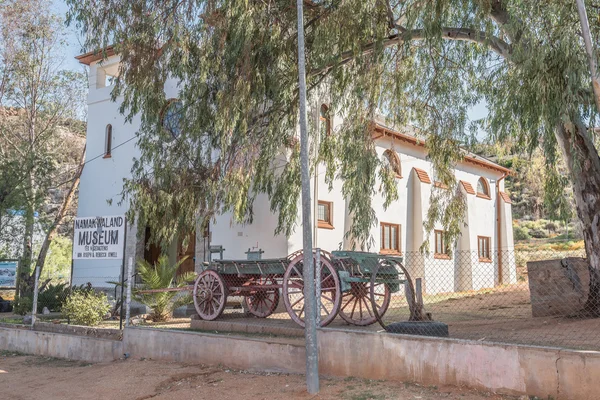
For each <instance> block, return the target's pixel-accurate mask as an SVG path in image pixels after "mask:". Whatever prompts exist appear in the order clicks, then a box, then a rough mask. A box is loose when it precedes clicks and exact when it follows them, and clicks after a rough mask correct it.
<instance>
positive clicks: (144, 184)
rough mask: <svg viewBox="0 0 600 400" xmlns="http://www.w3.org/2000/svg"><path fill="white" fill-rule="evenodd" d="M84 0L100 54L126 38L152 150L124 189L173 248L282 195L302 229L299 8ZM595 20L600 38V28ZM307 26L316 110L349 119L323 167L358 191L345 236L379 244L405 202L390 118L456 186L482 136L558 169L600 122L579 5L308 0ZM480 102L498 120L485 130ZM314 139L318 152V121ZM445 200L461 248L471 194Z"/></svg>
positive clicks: (284, 210)
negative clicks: (376, 202)
mask: <svg viewBox="0 0 600 400" xmlns="http://www.w3.org/2000/svg"><path fill="white" fill-rule="evenodd" d="M67 3H68V4H69V5H70V6H71V11H70V13H69V20H70V21H71V22H75V23H76V24H77V25H78V26H79V27H80V28H81V30H82V32H83V33H84V35H85V37H86V39H87V43H86V46H87V47H88V48H89V49H90V50H92V49H94V50H97V49H102V48H105V47H106V46H108V45H109V44H116V45H115V50H116V51H117V52H118V53H119V54H120V56H121V62H122V66H121V70H120V72H121V74H120V75H119V77H118V78H117V81H116V85H115V87H114V90H113V92H112V96H113V98H114V99H116V98H117V96H123V99H124V101H123V102H122V104H121V111H122V112H123V113H124V114H125V115H126V117H127V118H128V119H129V120H131V119H132V118H133V117H134V115H137V114H138V113H139V114H141V121H142V125H141V129H140V131H139V132H138V133H137V135H138V137H137V138H138V145H139V148H140V151H141V156H140V158H139V159H138V160H136V162H135V163H134V166H133V170H132V174H133V175H132V179H130V180H127V182H126V184H125V190H124V193H123V196H124V197H123V199H125V198H126V199H127V201H128V202H129V201H130V204H131V214H135V217H136V218H138V220H139V221H140V223H139V226H140V227H144V226H146V224H148V225H150V227H151V229H152V232H153V234H154V235H155V236H156V237H155V238H153V239H154V240H155V241H156V242H161V243H163V244H167V243H170V242H171V241H172V239H174V238H175V237H177V235H185V233H187V232H189V231H190V230H192V229H194V227H195V226H196V222H197V220H198V219H200V220H201V221H206V220H208V219H210V218H211V217H212V216H214V215H216V214H217V213H220V212H223V211H231V212H233V214H234V216H235V218H236V219H237V220H238V221H251V220H252V205H253V202H254V199H255V198H256V196H257V194H259V193H266V194H267V195H268V197H269V198H270V201H271V208H272V209H273V210H274V211H276V212H277V213H278V214H279V224H280V226H279V228H278V229H279V230H280V231H283V232H288V231H289V230H291V229H293V228H294V223H295V221H296V220H297V218H296V217H297V199H298V193H299V185H300V180H299V179H298V177H299V174H298V168H297V166H298V151H297V148H296V141H295V138H296V126H297V115H298V91H297V82H298V74H297V68H296V57H297V55H296V54H297V52H296V50H297V48H296V11H295V9H294V7H290V3H289V1H282V0H266V1H260V2H248V1H247V0H218V1H191V0H184V1H180V2H177V3H176V4H173V3H172V2H147V1H144V0H137V1H128V2H122V1H118V0H107V1H105V2H104V3H102V7H103V9H102V10H100V12H98V11H99V10H98V4H97V2H95V1H92V0H83V1H82V0H67ZM588 12H589V13H590V14H591V13H592V12H594V10H593V9H590V10H589V11H588ZM591 23H592V34H593V36H594V37H599V36H600V23H599V21H597V20H596V19H592V20H591ZM305 26H306V60H307V71H309V72H308V76H307V83H308V96H309V104H311V109H310V110H309V115H314V116H316V115H318V111H319V107H320V104H321V103H322V102H326V103H328V105H329V110H330V112H332V113H337V114H338V115H341V114H343V116H344V122H343V125H342V126H341V127H340V128H339V129H336V130H335V131H334V132H333V135H332V136H334V138H333V139H330V140H329V141H326V143H325V145H324V146H321V147H319V149H320V151H319V153H320V154H312V164H313V165H314V163H315V162H316V160H320V161H323V162H324V164H325V165H326V171H325V174H326V177H327V178H328V179H329V180H331V179H333V178H334V177H335V178H339V179H340V180H341V181H342V192H343V194H344V196H345V197H346V199H347V200H348V204H349V208H350V212H351V213H352V215H353V216H354V218H355V221H354V226H353V227H352V231H351V232H346V234H347V235H351V236H353V237H355V238H357V239H358V240H359V241H361V242H363V243H366V242H367V241H368V239H369V238H368V232H369V231H370V228H371V227H372V226H373V224H375V222H376V217H377V216H376V215H375V212H374V211H373V207H372V204H371V200H372V198H373V194H374V193H376V192H378V191H381V192H382V194H383V197H384V199H385V203H386V204H389V201H391V200H390V199H393V198H394V197H395V196H396V188H395V187H394V186H393V185H390V184H389V182H387V181H386V177H385V176H382V177H381V179H382V180H383V183H382V184H381V185H377V184H376V181H377V180H376V176H377V174H378V171H379V169H380V167H381V166H382V162H381V160H379V159H378V158H377V157H376V153H375V152H374V146H373V142H372V140H371V135H370V130H369V126H370V123H371V121H372V120H373V118H374V117H375V114H376V112H381V113H382V114H384V115H385V117H387V118H388V122H389V123H391V124H399V125H406V124H408V123H409V122H410V123H412V124H413V125H414V131H415V133H416V135H417V136H419V137H422V138H426V139H427V140H428V141H427V151H428V153H429V158H430V159H431V161H432V163H433V165H434V170H435V172H436V176H438V177H439V178H440V181H441V182H442V183H444V184H446V185H448V186H449V187H451V188H453V187H455V185H454V186H453V184H454V183H455V182H454V174H453V169H454V167H455V166H456V164H457V163H459V162H460V160H461V159H462V157H463V155H464V151H463V150H462V149H461V148H460V145H468V144H470V143H471V142H473V138H474V135H475V133H476V132H477V131H478V129H484V130H485V131H486V132H487V133H489V134H490V136H491V137H492V139H493V140H494V141H495V142H504V141H510V142H511V143H512V144H513V145H514V146H516V147H518V148H520V149H523V150H524V151H526V152H529V153H530V154H531V153H533V151H534V150H535V149H538V148H539V149H541V151H543V154H544V161H545V162H544V163H543V165H542V168H547V167H551V166H554V165H556V162H557V140H556V137H555V134H556V132H557V131H556V128H557V126H559V127H565V126H571V123H578V122H580V121H582V120H585V121H589V123H590V124H592V126H593V123H594V121H595V120H596V116H597V110H594V106H593V101H592V95H591V91H590V80H589V72H588V69H587V62H586V56H585V52H584V51H583V48H582V45H581V38H580V35H579V23H578V16H577V12H576V10H575V7H574V6H572V5H569V6H565V3H564V1H562V0H549V1H545V2H543V7H541V6H540V2H539V1H511V2H506V1H494V2H490V1H478V0H477V1H475V0H474V1H465V0H436V1H407V2H382V1H378V0H348V1H333V2H309V3H306V11H305ZM90 31H93V32H94V34H92V35H89V34H87V33H89V32H90ZM159 44H160V45H159ZM168 77H173V78H174V79H175V80H177V81H180V82H181V84H180V86H179V87H178V89H179V94H178V97H179V98H180V99H181V101H182V104H183V108H182V111H181V117H182V120H181V128H182V134H181V136H180V137H179V138H177V139H172V140H171V139H169V138H168V136H167V135H166V133H165V132H164V130H163V129H162V128H161V127H160V115H161V111H162V110H163V109H164V107H165V105H166V104H167V99H166V97H165V96H166V95H165V90H164V84H165V82H166V80H167V78H168ZM481 101H485V102H486V103H487V105H488V109H489V112H490V113H489V117H488V118H487V119H486V120H484V121H469V119H468V117H467V111H468V110H469V108H470V107H472V106H473V105H474V104H477V103H479V102H481ZM578 129H579V128H578ZM584 129H585V128H584ZM309 134H310V137H311V140H312V141H313V142H314V141H315V138H317V136H318V134H319V130H318V127H317V119H316V118H315V119H312V118H311V119H310V132H309ZM167 141H169V144H167V143H166V142H167ZM313 153H314V151H313ZM590 154H592V156H593V157H597V152H596V151H595V149H592V151H591V153H590ZM274 160H276V161H274ZM571 164H572V163H571V162H570V163H569V168H571V167H572V166H573V165H571ZM535 172H537V171H535ZM571 178H572V180H573V179H577V175H576V174H573V175H572V176H571ZM555 199H556V198H555ZM431 200H432V201H431V207H430V210H429V212H428V221H427V223H426V224H425V225H426V229H427V230H429V231H430V230H432V229H433V228H434V227H435V226H436V225H444V227H445V230H447V232H448V240H449V241H452V240H453V239H454V238H456V236H458V234H459V232H460V229H459V228H460V223H461V222H460V220H461V219H462V218H463V216H464V210H465V207H464V200H463V199H461V197H460V196H458V195H457V193H456V192H455V191H454V190H447V191H439V190H434V193H433V195H432V198H431ZM554 205H555V204H552V206H554ZM564 210H565V209H564V208H563V211H564ZM560 215H561V216H560V217H559V218H560V219H563V218H566V217H565V215H564V214H563V213H562V212H561V214H560ZM133 216H134V215H131V217H133Z"/></svg>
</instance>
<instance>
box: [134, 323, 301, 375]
mask: <svg viewBox="0 0 600 400" xmlns="http://www.w3.org/2000/svg"><path fill="white" fill-rule="evenodd" d="M123 342H124V343H125V349H126V351H127V352H128V353H129V354H130V355H131V357H134V358H139V357H146V358H152V359H155V360H168V361H177V362H186V363H203V364H212V365H218V364H222V365H226V366H228V367H232V368H240V369H247V370H255V371H274V372H289V373H304V371H305V360H304V357H305V354H306V353H305V350H304V346H295V345H291V344H285V343H277V342H275V341H269V340H268V339H267V340H259V339H248V338H242V337H237V338H235V339H233V340H228V338H227V337H224V336H221V335H211V334H199V333H195V332H177V331H169V330H162V329H148V328H133V327H132V328H127V329H125V332H124V335H123Z"/></svg>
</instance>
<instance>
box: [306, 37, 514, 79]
mask: <svg viewBox="0 0 600 400" xmlns="http://www.w3.org/2000/svg"><path fill="white" fill-rule="evenodd" d="M442 38H443V39H447V40H455V41H463V42H471V43H477V44H481V45H484V46H487V47H488V48H489V49H490V50H491V51H493V52H494V53H496V54H498V55H499V56H501V57H503V58H505V59H508V58H509V56H510V45H509V44H508V43H506V42H505V41H504V40H502V39H500V38H498V37H496V36H490V35H488V34H487V33H486V32H483V31H478V30H475V29H471V28H449V27H445V28H442ZM425 39H427V36H426V35H425V32H424V30H423V29H413V30H410V31H405V32H402V33H397V34H394V35H390V36H388V37H387V39H385V40H384V41H383V43H382V44H381V45H382V46H383V47H384V48H387V47H391V46H394V45H397V44H400V43H404V42H408V41H418V40H425ZM378 45H379V44H378V43H375V42H371V43H369V44H367V45H364V46H363V48H362V50H361V52H360V54H356V53H355V52H354V51H352V50H350V51H346V52H344V53H342V54H341V55H340V58H341V59H340V61H339V62H338V63H336V64H332V65H328V66H326V67H324V68H321V69H316V70H312V71H310V75H311V76H312V75H317V74H321V73H323V72H327V71H329V70H331V69H332V68H334V67H337V66H341V65H344V64H347V63H348V62H350V61H352V60H353V59H354V58H355V57H357V56H358V55H366V54H370V53H371V52H373V50H374V49H375V48H376V47H377V46H378Z"/></svg>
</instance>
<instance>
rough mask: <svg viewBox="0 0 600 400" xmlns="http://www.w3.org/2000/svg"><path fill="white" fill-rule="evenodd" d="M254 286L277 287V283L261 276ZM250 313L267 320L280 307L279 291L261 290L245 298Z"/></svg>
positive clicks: (254, 282)
mask: <svg viewBox="0 0 600 400" xmlns="http://www.w3.org/2000/svg"><path fill="white" fill-rule="evenodd" d="M252 284H253V285H260V286H265V285H276V284H277V281H276V280H275V279H273V278H270V277H264V276H261V277H260V278H258V279H257V280H255V281H252ZM244 302H245V303H246V308H247V309H248V311H249V312H250V313H251V314H252V315H254V316H256V317H259V318H266V317H268V316H269V315H271V314H273V312H274V311H275V309H276V308H277V306H278V305H279V289H277V288H275V289H259V290H254V291H252V292H250V295H248V296H245V297H244Z"/></svg>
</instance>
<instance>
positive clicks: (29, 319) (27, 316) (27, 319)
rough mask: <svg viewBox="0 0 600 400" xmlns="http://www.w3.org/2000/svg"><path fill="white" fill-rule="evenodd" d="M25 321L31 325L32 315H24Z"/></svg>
mask: <svg viewBox="0 0 600 400" xmlns="http://www.w3.org/2000/svg"><path fill="white" fill-rule="evenodd" d="M23 323H24V324H25V325H31V315H26V316H24V317H23Z"/></svg>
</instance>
